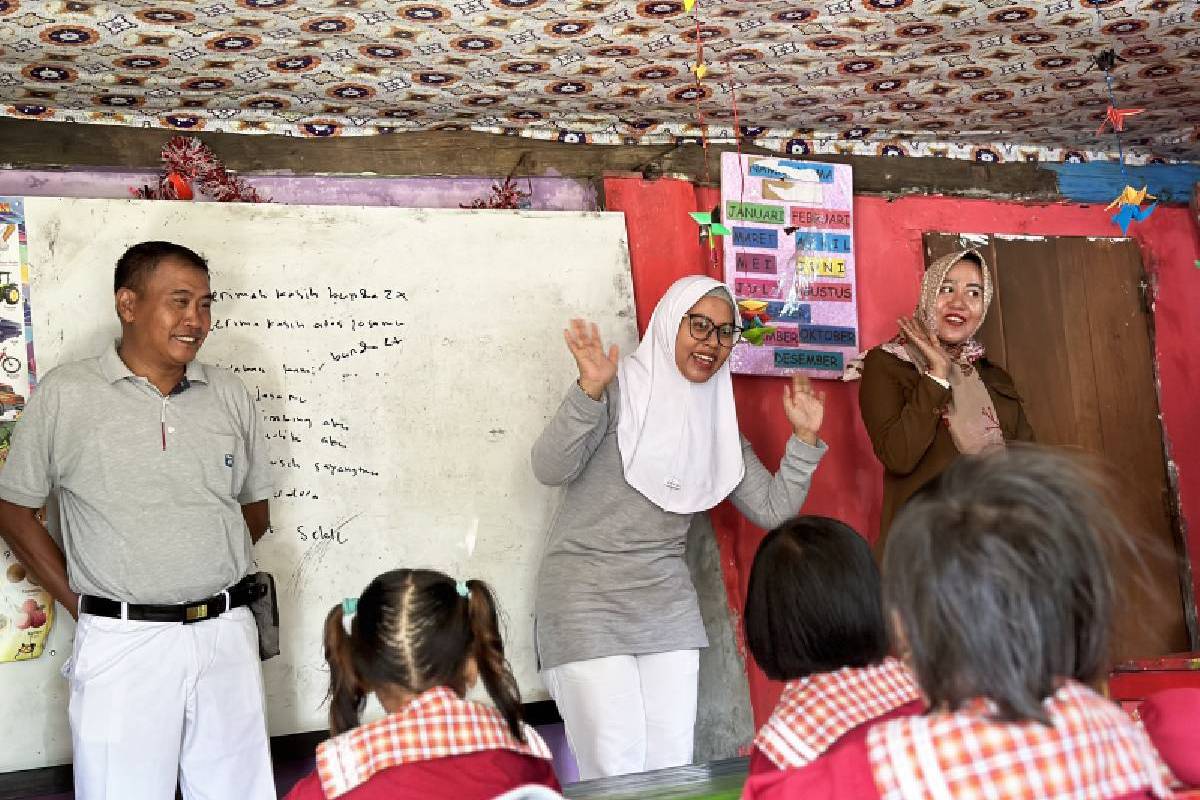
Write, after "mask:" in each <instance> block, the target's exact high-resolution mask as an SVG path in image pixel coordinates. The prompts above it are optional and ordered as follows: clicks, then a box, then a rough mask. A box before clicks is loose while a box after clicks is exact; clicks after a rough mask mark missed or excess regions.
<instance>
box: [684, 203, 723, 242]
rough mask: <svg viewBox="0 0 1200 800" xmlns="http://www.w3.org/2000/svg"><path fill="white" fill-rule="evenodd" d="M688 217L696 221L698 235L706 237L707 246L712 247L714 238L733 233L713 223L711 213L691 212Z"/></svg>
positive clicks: (719, 224)
mask: <svg viewBox="0 0 1200 800" xmlns="http://www.w3.org/2000/svg"><path fill="white" fill-rule="evenodd" d="M688 216H689V217H691V218H692V219H694V220H696V224H698V225H699V226H700V235H701V236H704V235H707V236H708V246H709V247H710V248H711V247H712V246H713V237H714V236H729V235H730V234H732V233H733V231H731V230H729V228H726V227H725V226H724V225H722V224H721V223H719V222H713V212H711V211H692V212H690V213H689V214H688Z"/></svg>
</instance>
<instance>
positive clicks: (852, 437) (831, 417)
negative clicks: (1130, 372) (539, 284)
mask: <svg viewBox="0 0 1200 800" xmlns="http://www.w3.org/2000/svg"><path fill="white" fill-rule="evenodd" d="M604 190H605V198H606V207H607V208H608V209H609V210H611V211H624V212H625V214H626V226H627V229H628V232H629V242H630V257H631V261H632V268H633V278H634V288H635V295H636V298H637V306H638V323H639V327H640V328H641V329H643V330H644V328H645V324H646V321H647V320H648V319H649V316H650V312H651V311H652V310H653V308H654V304H655V303H656V302H657V301H658V298H659V297H661V296H662V294H663V292H664V291H665V290H666V288H667V287H668V286H669V285H670V284H671V283H672V282H673V281H674V280H675V279H676V278H678V277H681V276H683V275H687V274H694V273H698V272H703V271H709V272H713V271H714V268H713V267H712V266H711V263H710V261H709V258H708V254H707V248H705V247H703V246H702V245H701V242H700V240H699V237H698V236H697V228H696V225H695V223H694V222H692V221H691V219H690V218H689V217H688V216H687V213H686V212H688V211H693V210H698V209H701V210H708V209H711V208H712V207H713V206H715V205H716V204H717V193H716V191H715V190H711V189H695V188H694V187H692V186H691V185H690V184H689V183H687V182H685V181H678V180H659V181H654V182H646V181H642V180H639V179H633V178H610V179H606V180H605V186H604ZM854 210H855V221H854V233H855V246H856V257H857V261H856V263H857V270H858V286H859V300H858V314H859V325H860V330H861V333H862V341H863V342H864V344H866V345H874V344H877V343H879V342H882V341H884V340H885V339H887V338H889V337H891V336H892V334H893V333H895V325H896V318H897V317H899V316H900V315H902V314H907V313H911V312H912V309H913V308H914V307H915V305H916V302H917V292H918V286H919V283H920V278H921V273H922V272H923V270H924V257H923V252H922V235H923V234H924V233H925V232H927V231H948V232H967V233H1006V234H1028V235H1041V236H1116V235H1119V230H1118V229H1117V227H1116V226H1115V225H1114V224H1113V223H1112V222H1111V220H1110V219H1109V217H1110V214H1111V212H1106V211H1105V210H1104V209H1103V207H1101V206H1080V205H1065V204H1062V205H1027V204H1022V203H1005V202H997V201H991V200H960V199H951V198H945V197H906V198H902V199H899V200H894V201H888V200H886V199H883V198H878V197H856V198H855V202H854ZM1130 232H1131V234H1132V235H1133V236H1134V238H1136V239H1137V241H1138V243H1139V245H1140V246H1141V249H1142V256H1143V262H1144V264H1145V267H1146V270H1147V272H1148V273H1149V274H1150V275H1151V276H1152V280H1153V281H1154V283H1155V287H1156V290H1157V291H1156V297H1157V299H1156V302H1155V309H1154V322H1155V327H1156V353H1155V355H1156V358H1157V361H1158V367H1159V373H1160V379H1161V410H1162V415H1163V424H1164V426H1165V428H1166V432H1167V436H1168V441H1169V447H1170V454H1171V458H1172V460H1173V461H1174V462H1175V464H1176V466H1177V468H1178V473H1179V489H1180V499H1181V504H1182V510H1183V515H1184V521H1185V523H1184V524H1185V526H1186V525H1187V523H1188V522H1189V521H1190V522H1191V523H1192V524H1191V525H1190V530H1189V539H1188V541H1189V550H1190V559H1191V563H1192V565H1193V568H1192V569H1193V578H1194V579H1195V580H1196V594H1197V596H1200V413H1197V412H1196V411H1195V408H1196V400H1195V398H1197V397H1200V359H1197V358H1196V357H1195V356H1194V355H1193V353H1194V352H1195V351H1196V350H1197V348H1200V321H1198V320H1200V316H1198V310H1200V269H1197V267H1196V265H1195V262H1196V260H1197V259H1200V231H1197V230H1196V226H1195V225H1194V224H1193V222H1192V221H1191V219H1190V215H1189V212H1188V209H1186V208H1159V209H1158V210H1157V211H1155V213H1154V215H1153V216H1152V217H1151V218H1150V219H1149V220H1147V221H1146V222H1144V223H1139V224H1135V225H1134V226H1133V228H1132V229H1131V231H1130ZM1189 367H1191V368H1189ZM818 388H822V389H824V390H825V392H826V394H827V400H826V414H825V424H824V427H823V429H822V431H821V435H822V437H823V438H824V439H825V441H826V442H828V443H829V453H828V454H827V455H826V457H825V460H824V461H823V462H822V464H821V467H820V469H818V470H817V474H816V477H815V479H814V481H813V487H812V491H811V492H810V494H809V499H808V502H807V503H806V504H805V506H804V511H805V513H810V514H824V515H828V516H832V517H837V518H838V519H841V520H844V521H845V522H847V523H848V524H850V525H852V526H853V527H854V528H855V529H856V530H858V531H860V532H862V533H863V534H865V535H866V536H867V537H868V538H870V539H874V538H875V534H876V530H877V527H878V523H879V510H880V504H881V500H882V494H883V486H882V468H881V467H880V465H879V462H878V461H877V460H876V458H875V455H874V453H873V452H872V451H871V445H870V441H869V440H868V439H867V435H866V431H865V429H864V428H863V425H862V420H861V418H860V417H859V413H858V395H857V392H858V388H857V385H856V384H850V385H847V384H842V383H840V382H833V381H821V382H819V383H818ZM782 389H783V382H782V381H779V380H775V379H772V378H752V377H740V376H739V377H735V379H734V392H735V395H736V397H737V405H738V416H739V420H740V423H741V427H742V431H743V433H745V434H746V436H747V437H749V439H750V440H751V441H752V442H753V443H754V446H755V449H756V451H757V452H758V454H759V456H760V457H761V458H762V460H763V462H764V463H765V464H767V465H768V466H769V467H774V466H775V465H777V464H778V462H779V459H780V457H781V456H782V453H783V446H784V443H785V441H786V439H787V435H788V433H789V428H788V425H787V422H786V420H785V419H784V417H783V413H782V409H781V406H780V402H781V400H780V394H781V392H782ZM712 517H713V524H714V526H715V528H716V530H717V539H718V543H719V546H720V548H721V556H722V566H723V569H724V573H725V583H726V587H727V589H728V591H729V598H730V606H731V608H732V609H733V610H734V614H735V618H737V617H738V616H739V615H740V609H741V606H742V598H744V596H745V587H746V581H747V579H748V577H749V569H750V564H751V562H752V561H753V557H754V551H755V549H756V548H757V546H758V542H759V540H760V538H761V536H762V533H761V531H758V530H757V529H755V528H753V527H752V526H750V525H749V523H747V522H746V521H745V520H743V519H742V518H741V516H740V515H739V514H737V512H736V511H734V510H733V509H732V507H730V506H729V504H728V503H726V504H724V505H722V506H721V507H719V508H717V509H716V510H715V511H714V512H713V514H712ZM748 671H749V681H750V696H751V700H752V702H753V705H754V716H755V722H756V724H761V723H762V722H763V721H764V720H765V718H766V716H767V714H769V713H770V710H771V708H772V707H773V705H774V703H775V700H776V698H777V696H778V693H779V687H778V686H777V685H775V684H773V683H771V682H770V681H768V680H766V678H765V677H764V676H763V675H762V674H761V673H760V672H759V671H758V669H757V668H755V667H754V666H753V664H750V665H749V670H748Z"/></svg>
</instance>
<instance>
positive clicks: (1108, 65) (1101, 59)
mask: <svg viewBox="0 0 1200 800" xmlns="http://www.w3.org/2000/svg"><path fill="white" fill-rule="evenodd" d="M1092 4H1093V5H1095V7H1096V14H1097V16H1099V14H1100V4H1099V2H1097V1H1096V0H1092ZM1124 60H1125V59H1123V58H1121V57H1120V56H1118V55H1117V53H1116V51H1115V50H1113V49H1112V48H1108V49H1105V50H1102V51H1101V52H1100V53H1099V54H1098V55H1097V56H1096V57H1095V58H1093V59H1092V63H1093V66H1095V67H1098V68H1099V69H1100V70H1101V71H1103V72H1104V85H1105V87H1106V88H1107V89H1108V108H1107V109H1105V111H1104V119H1103V120H1102V121H1101V122H1100V127H1099V128H1097V129H1096V134H1097V135H1099V134H1101V133H1103V132H1104V129H1105V127H1107V126H1109V125H1111V126H1112V132H1113V137H1114V138H1116V140H1117V155H1118V156H1119V157H1120V164H1121V177H1122V178H1124V179H1125V181H1126V184H1125V188H1124V189H1122V190H1121V193H1120V194H1119V195H1117V197H1116V198H1115V199H1114V200H1113V201H1112V202H1111V203H1109V204H1108V205H1107V206H1106V207H1105V210H1106V211H1111V210H1112V208H1113V206H1119V208H1118V209H1117V213H1116V214H1113V216H1112V221H1113V222H1114V223H1116V225H1117V226H1118V227H1119V228H1120V229H1121V235H1122V236H1128V235H1129V226H1130V225H1132V224H1133V223H1135V222H1144V221H1145V220H1146V219H1149V217H1150V215H1151V214H1153V213H1154V209H1155V208H1157V207H1158V203H1157V202H1155V203H1151V204H1150V205H1148V206H1146V207H1145V208H1142V203H1143V202H1145V201H1146V200H1147V199H1149V200H1155V199H1156V198H1155V197H1154V195H1152V194H1149V193H1148V192H1147V191H1146V187H1145V186H1143V187H1142V188H1141V189H1140V190H1138V189H1134V188H1133V187H1132V186H1130V185H1129V184H1128V181H1129V171H1128V170H1127V169H1126V168H1125V148H1124V144H1123V142H1122V140H1121V134H1122V133H1123V132H1124V131H1125V119H1126V118H1127V117H1133V116H1137V115H1138V114H1141V113H1144V112H1145V110H1146V109H1144V108H1121V107H1120V106H1118V105H1117V97H1116V94H1115V92H1114V91H1113V76H1112V70H1113V69H1114V68H1115V67H1116V65H1117V62H1118V61H1124Z"/></svg>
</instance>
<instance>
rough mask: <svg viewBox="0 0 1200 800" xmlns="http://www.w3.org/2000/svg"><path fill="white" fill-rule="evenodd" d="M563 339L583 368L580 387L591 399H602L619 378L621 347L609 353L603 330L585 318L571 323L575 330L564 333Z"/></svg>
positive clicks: (612, 349)
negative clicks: (610, 385) (611, 384)
mask: <svg viewBox="0 0 1200 800" xmlns="http://www.w3.org/2000/svg"><path fill="white" fill-rule="evenodd" d="M563 338H564V339H566V341H567V347H568V348H569V349H570V351H571V355H573V356H574V357H575V364H576V365H578V367H579V388H581V389H583V391H584V392H585V393H586V394H587V396H588V397H590V398H592V399H593V400H599V399H600V398H601V397H602V396H603V395H604V388H605V387H606V386H608V385H609V384H610V383H612V379H613V378H615V377H616V376H617V358H618V356H619V355H620V351H619V348H618V347H617V346H616V345H615V344H614V345H613V346H612V347H610V348H608V352H607V353H606V352H605V351H604V343H603V342H602V341H601V340H600V329H599V328H598V327H596V323H594V322H588V321H587V320H585V319H573V320H571V327H569V328H567V329H566V330H564V331H563Z"/></svg>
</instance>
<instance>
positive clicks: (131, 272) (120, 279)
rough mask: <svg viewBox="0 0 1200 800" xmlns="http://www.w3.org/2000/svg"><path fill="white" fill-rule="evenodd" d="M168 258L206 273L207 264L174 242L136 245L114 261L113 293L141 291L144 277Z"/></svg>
mask: <svg viewBox="0 0 1200 800" xmlns="http://www.w3.org/2000/svg"><path fill="white" fill-rule="evenodd" d="M168 258H174V259H176V260H177V261H182V262H183V263H184V264H187V265H188V266H189V267H192V268H194V269H198V270H200V271H201V272H203V273H204V274H206V275H207V274H208V262H207V261H205V260H204V257H203V256H202V255H200V254H199V253H197V252H196V251H195V250H192V249H191V248H190V247H184V246H183V245H181V244H175V243H174V242H157V241H155V242H139V243H137V244H135V245H133V246H132V247H130V248H129V249H128V250H126V251H125V252H124V253H122V254H121V257H120V258H118V259H117V268H116V269H115V270H114V271H113V292H114V293H115V292H119V291H120V290H121V289H132V290H133V291H135V292H140V291H142V289H143V288H144V287H145V285H146V278H147V277H148V276H149V275H150V273H151V272H153V271H154V269H155V268H156V267H157V266H158V265H159V263H160V262H161V261H163V260H164V259H168Z"/></svg>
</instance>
